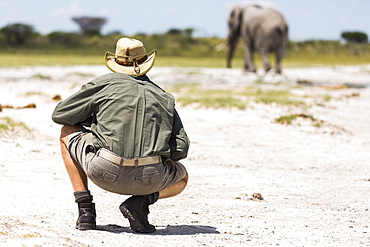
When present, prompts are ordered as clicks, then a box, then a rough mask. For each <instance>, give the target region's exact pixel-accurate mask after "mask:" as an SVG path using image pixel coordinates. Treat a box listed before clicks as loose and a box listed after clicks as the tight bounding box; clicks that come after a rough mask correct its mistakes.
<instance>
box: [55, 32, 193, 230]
mask: <svg viewBox="0 0 370 247" xmlns="http://www.w3.org/2000/svg"><path fill="white" fill-rule="evenodd" d="M155 58H156V51H155V50H153V51H151V52H150V53H147V52H146V50H145V47H144V45H143V43H142V42H141V41H139V40H135V39H130V38H121V39H119V40H118V41H117V44H116V52H115V53H114V54H113V53H110V52H106V54H105V64H106V66H107V67H108V68H109V69H110V70H111V71H113V72H114V73H109V74H106V75H102V76H100V77H97V78H96V79H94V80H92V81H91V82H88V83H87V84H85V85H83V86H82V88H81V89H80V90H79V91H78V92H76V93H74V94H73V95H71V96H70V97H69V98H67V99H65V100H64V101H62V102H60V103H59V104H58V105H57V106H56V108H55V110H54V112H53V115H52V119H53V121H54V122H56V123H58V124H61V125H63V127H62V130H61V137H60V141H61V152H62V157H63V161H64V163H65V166H66V168H67V172H68V175H69V177H70V180H71V182H72V186H73V189H74V196H75V201H76V203H77V204H78V209H79V216H78V219H77V222H76V228H77V229H79V230H89V229H95V228H96V211H95V204H94V203H93V196H92V195H91V194H90V191H89V190H88V182H87V181H88V179H90V180H91V181H92V182H93V183H95V184H96V185H97V186H99V187H100V188H102V189H104V190H106V191H109V192H113V193H118V194H122V195H132V196H131V197H129V198H128V199H127V200H125V201H124V202H123V203H122V204H121V205H120V206H119V209H120V211H121V213H122V214H123V216H124V217H125V218H128V220H129V223H130V227H131V229H132V230H133V231H135V232H139V233H153V232H155V230H156V229H155V226H153V225H151V224H150V223H149V222H148V214H149V205H151V204H153V203H155V202H156V201H157V200H158V199H161V198H167V197H172V196H175V195H178V194H179V193H181V192H182V191H183V190H184V188H185V187H186V185H187V182H188V174H187V171H186V169H185V167H184V166H183V165H182V164H181V163H180V162H178V161H179V160H181V159H184V158H186V156H187V153H188V148H189V144H190V142H189V139H188V137H187V135H186V133H185V130H184V127H183V124H182V122H181V119H180V117H179V114H178V113H177V111H176V109H175V99H174V97H173V96H172V95H171V94H169V93H167V92H165V91H164V90H163V89H161V88H160V87H159V86H157V85H156V84H154V83H153V82H152V81H151V80H150V79H149V78H148V77H147V76H146V73H147V72H148V71H149V70H150V69H151V68H152V67H153V65H154V61H155Z"/></svg>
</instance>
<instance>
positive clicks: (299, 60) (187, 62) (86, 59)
mask: <svg viewBox="0 0 370 247" xmlns="http://www.w3.org/2000/svg"><path fill="white" fill-rule="evenodd" d="M103 57H104V51H102V54H101V55H87V54H74V53H65V54H59V53H58V54H41V53H40V54H39V53H21V54H8V53H0V67H5V68H6V67H22V66H70V65H102V66H104V58H103ZM274 61H275V59H274V58H273V56H270V62H271V65H272V66H274ZM369 61H370V55H369V56H367V55H363V56H356V55H346V54H338V55H332V54H309V53H293V54H289V55H287V56H286V57H285V58H284V59H283V63H282V67H283V70H284V68H297V67H312V66H332V65H361V64H369ZM243 63H244V59H243V58H242V57H240V56H236V57H235V58H234V59H233V60H232V68H239V69H242V68H243ZM255 64H256V67H257V69H262V68H263V66H262V61H261V59H260V57H259V55H257V54H256V55H255ZM155 66H161V67H199V68H226V59H225V56H217V57H214V56H209V57H207V56H203V57H196V56H194V57H173V56H161V55H160V53H159V54H158V56H157V59H156V63H155Z"/></svg>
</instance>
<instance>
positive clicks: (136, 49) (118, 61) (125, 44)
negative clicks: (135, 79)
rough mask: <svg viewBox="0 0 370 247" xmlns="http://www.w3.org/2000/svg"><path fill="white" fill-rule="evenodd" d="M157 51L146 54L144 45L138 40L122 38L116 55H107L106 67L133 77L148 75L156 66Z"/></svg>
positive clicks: (118, 43) (108, 53)
mask: <svg viewBox="0 0 370 247" xmlns="http://www.w3.org/2000/svg"><path fill="white" fill-rule="evenodd" d="M156 55H157V51H156V50H153V51H151V52H149V53H146V50H145V47H144V45H143V43H142V42H141V41H139V40H137V39H131V38H120V39H119V40H118V41H117V45H116V53H115V54H113V53H112V52H109V51H107V52H106V53H105V57H104V58H105V59H104V60H105V65H107V67H108V68H109V69H110V70H111V71H113V72H122V73H126V74H129V75H133V76H140V75H144V74H146V73H147V72H148V71H149V70H150V69H151V68H152V67H153V65H154V61H155V58H156Z"/></svg>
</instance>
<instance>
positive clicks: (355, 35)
mask: <svg viewBox="0 0 370 247" xmlns="http://www.w3.org/2000/svg"><path fill="white" fill-rule="evenodd" d="M341 37H342V38H343V39H344V40H345V41H346V43H367V42H368V37H367V34H366V33H363V32H343V33H342V35H341Z"/></svg>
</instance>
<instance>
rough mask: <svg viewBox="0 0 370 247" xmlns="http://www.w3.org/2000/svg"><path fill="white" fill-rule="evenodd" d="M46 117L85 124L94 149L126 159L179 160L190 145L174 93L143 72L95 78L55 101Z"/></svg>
mask: <svg viewBox="0 0 370 247" xmlns="http://www.w3.org/2000/svg"><path fill="white" fill-rule="evenodd" d="M52 119H53V121H54V122H56V123H58V124H63V125H75V124H83V125H85V126H89V127H91V132H92V133H93V143H94V145H95V146H96V147H101V148H106V149H108V150H110V151H112V152H114V153H116V154H118V155H120V156H122V157H124V158H127V159H131V158H137V157H143V156H148V155H155V154H160V155H162V156H165V157H169V158H171V159H173V160H180V159H184V158H185V157H186V156H187V152H188V148H189V145H190V141H189V139H188V137H187V135H186V133H185V130H184V127H183V125H182V122H181V119H180V117H179V115H178V113H177V111H176V110H175V99H174V97H173V96H172V95H171V94H169V93H166V92H165V91H164V90H163V89H161V88H160V87H159V86H157V85H156V84H154V83H153V82H152V81H150V80H149V78H148V77H147V76H146V75H143V76H139V77H133V76H129V75H126V74H124V73H110V74H106V75H103V76H100V77H98V78H96V79H94V80H92V81H91V82H89V83H87V84H85V85H83V86H82V88H81V89H80V90H79V91H78V92H76V93H75V94H73V95H71V96H70V97H69V98H67V99H65V100H64V101H62V102H60V103H59V104H58V105H57V106H56V108H55V110H54V112H53V115H52Z"/></svg>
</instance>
